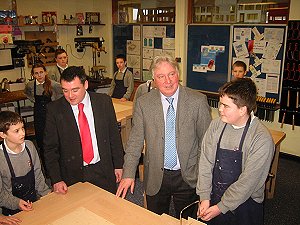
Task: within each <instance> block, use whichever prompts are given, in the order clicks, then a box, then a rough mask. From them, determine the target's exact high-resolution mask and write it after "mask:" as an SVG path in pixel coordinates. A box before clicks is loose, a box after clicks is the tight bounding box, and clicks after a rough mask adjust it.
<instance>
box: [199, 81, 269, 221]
mask: <svg viewBox="0 0 300 225" xmlns="http://www.w3.org/2000/svg"><path fill="white" fill-rule="evenodd" d="M256 92H257V91H256V86H255V84H254V82H253V81H252V80H251V79H250V78H244V79H235V80H232V81H230V82H228V83H226V84H225V85H223V86H222V87H221V88H220V90H219V95H220V106H219V112H220V117H219V118H216V119H214V120H213V121H212V122H211V124H210V126H209V128H208V130H207V132H206V134H205V136H204V138H203V142H202V147H201V150H202V152H201V156H200V162H199V177H198V183H197V194H198V195H199V196H200V203H199V210H198V216H199V217H200V218H201V219H202V220H204V221H207V224H210V225H211V224H214V225H221V224H231V225H232V224H233V225H240V224H243V225H253V224H255V225H262V224H263V204H262V202H263V200H264V189H265V181H266V178H267V176H268V172H269V168H270V164H271V161H272V158H273V154H274V143H273V140H272V136H271V134H270V132H269V131H268V129H267V128H266V127H265V126H264V125H263V124H262V123H261V122H260V121H259V119H258V118H257V117H255V116H254V113H253V111H254V110H255V109H256Z"/></svg>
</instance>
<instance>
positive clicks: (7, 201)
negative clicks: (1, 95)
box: [0, 111, 50, 216]
mask: <svg viewBox="0 0 300 225" xmlns="http://www.w3.org/2000/svg"><path fill="white" fill-rule="evenodd" d="M0 137H1V138H2V139H4V141H3V142H2V143H1V144H0V162H1V164H0V175H1V177H0V188H1V207H2V214H3V215H6V216H8V215H13V214H15V213H18V212H19V211H20V210H24V211H29V210H32V202H34V201H36V200H38V198H39V197H41V196H44V195H46V194H48V193H49V192H50V189H49V187H48V186H47V185H46V183H45V178H44V175H43V173H42V170H41V164H40V159H39V157H38V154H37V151H36V149H35V147H34V145H33V143H32V142H31V141H27V140H26V141H25V140H24V138H25V130H24V124H23V120H22V118H21V117H20V116H19V115H18V114H17V113H15V112H11V111H2V112H0Z"/></svg>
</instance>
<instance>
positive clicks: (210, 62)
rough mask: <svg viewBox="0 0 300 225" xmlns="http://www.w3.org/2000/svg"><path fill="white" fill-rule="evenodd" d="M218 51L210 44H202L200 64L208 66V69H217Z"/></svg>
mask: <svg viewBox="0 0 300 225" xmlns="http://www.w3.org/2000/svg"><path fill="white" fill-rule="evenodd" d="M216 55H217V51H216V50H212V49H211V48H210V46H203V45H202V46H201V59H200V64H201V65H202V66H206V67H207V69H206V70H207V71H215V69H216V67H215V62H216Z"/></svg>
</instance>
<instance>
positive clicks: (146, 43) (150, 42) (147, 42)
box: [143, 38, 154, 48]
mask: <svg viewBox="0 0 300 225" xmlns="http://www.w3.org/2000/svg"><path fill="white" fill-rule="evenodd" d="M143 47H144V48H154V38H144V39H143Z"/></svg>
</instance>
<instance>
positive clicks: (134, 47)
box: [127, 40, 141, 55]
mask: <svg viewBox="0 0 300 225" xmlns="http://www.w3.org/2000/svg"><path fill="white" fill-rule="evenodd" d="M127 54H130V55H140V54H141V44H140V41H134V40H127Z"/></svg>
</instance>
